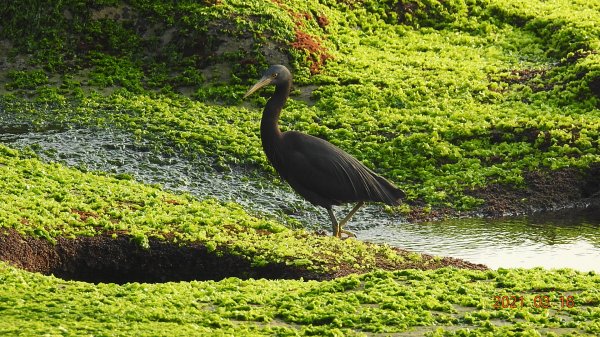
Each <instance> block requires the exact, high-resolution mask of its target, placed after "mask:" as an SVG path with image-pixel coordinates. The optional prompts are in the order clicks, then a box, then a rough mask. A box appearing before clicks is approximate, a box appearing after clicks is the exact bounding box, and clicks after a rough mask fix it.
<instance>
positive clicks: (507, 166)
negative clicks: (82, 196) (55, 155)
mask: <svg viewBox="0 0 600 337" xmlns="http://www.w3.org/2000/svg"><path fill="white" fill-rule="evenodd" d="M69 5H72V7H69ZM361 5H362V6H352V5H347V4H344V3H329V2H324V3H319V2H317V1H310V2H305V1H303V2H298V1H293V2H287V3H286V4H281V3H277V2H262V1H255V2H251V3H241V2H237V1H223V2H215V3H211V2H206V3H202V4H189V3H158V2H154V1H136V2H132V3H130V4H128V5H126V6H125V5H119V4H118V3H117V2H109V3H105V2H99V3H94V6H91V7H90V8H91V9H86V8H84V7H83V6H82V5H81V3H80V2H76V1H75V2H73V3H72V4H71V3H70V2H65V3H61V4H57V5H56V6H57V7H56V8H54V11H55V12H57V13H59V12H60V10H61V9H62V10H63V11H64V9H65V8H68V10H69V15H66V14H64V13H63V14H62V15H58V16H57V17H55V18H54V19H53V20H51V21H52V22H44V24H47V25H49V27H53V28H52V29H47V30H46V31H40V30H35V29H34V30H32V32H23V31H19V30H17V29H11V27H13V26H14V27H16V24H17V22H18V21H19V20H21V19H23V20H24V19H25V18H24V17H23V16H24V15H26V14H25V13H26V12H20V11H21V10H24V9H25V8H21V7H19V6H34V5H32V4H29V5H27V4H21V5H16V4H13V5H11V6H9V7H8V8H7V9H6V11H7V13H13V12H14V13H13V14H15V13H17V12H18V15H16V16H15V17H14V18H13V19H12V21H10V22H9V23H8V24H7V25H8V28H7V29H6V30H5V31H4V33H3V34H4V36H5V37H7V38H10V39H12V41H15V43H16V47H17V48H20V49H17V51H18V50H24V51H26V52H31V53H34V54H35V53H38V54H39V53H46V54H47V55H51V54H52V52H53V51H56V48H58V47H56V46H55V47H52V48H49V47H44V45H43V44H42V41H45V40H44V39H49V38H51V37H53V38H55V39H59V38H60V37H61V36H64V35H66V36H68V38H66V39H64V40H61V41H62V42H63V43H61V44H57V46H60V48H62V51H63V52H65V53H63V54H64V55H67V56H69V55H70V56H71V57H72V59H70V60H66V59H64V60H63V61H64V62H63V63H64V66H65V67H66V70H64V71H66V72H68V73H72V74H75V75H76V76H84V77H86V78H89V80H84V81H83V82H81V83H80V84H77V83H74V82H73V80H70V79H69V77H66V78H65V79H66V80H57V81H53V80H49V81H48V80H46V81H45V82H44V81H42V82H39V84H36V85H35V86H37V87H39V86H40V85H42V87H43V88H42V89H38V90H37V95H38V98H37V100H38V102H42V103H44V104H49V105H50V107H49V110H50V112H51V113H49V114H45V115H40V116H39V119H38V122H39V123H40V124H43V123H44V122H45V121H44V120H47V119H51V118H60V120H61V121H62V122H69V123H76V124H87V125H89V124H92V125H101V126H106V127H115V126H116V127H120V128H123V129H125V130H129V131H131V132H134V133H135V134H136V136H139V137H145V138H148V139H151V140H153V141H155V142H156V143H157V147H158V148H159V149H160V150H161V151H165V152H169V151H176V152H184V153H187V154H190V155H196V154H199V155H209V156H213V157H214V158H216V159H217V161H218V162H219V163H220V164H221V165H231V164H234V165H236V164H250V165H254V166H257V167H259V168H260V169H261V170H263V169H266V170H271V168H270V166H269V165H268V163H267V162H266V159H265V157H264V156H263V155H262V153H261V149H260V141H259V140H258V119H259V112H258V110H257V109H256V108H255V106H256V107H260V106H261V105H263V104H264V102H265V99H264V98H263V97H260V96H257V97H256V98H255V99H254V101H253V106H252V107H240V104H241V95H242V94H243V92H244V91H245V89H246V88H247V86H248V85H249V84H250V83H251V82H252V81H254V80H255V79H256V78H257V77H258V76H259V75H260V71H261V70H262V69H264V68H266V66H267V64H268V63H269V62H273V61H271V60H269V59H267V58H266V57H265V55H269V57H272V58H273V60H277V61H278V62H286V63H289V64H290V65H291V66H292V68H293V70H294V74H295V80H296V83H297V84H300V85H305V84H310V85H313V86H316V90H313V91H312V94H311V95H310V98H309V99H310V104H308V105H307V104H305V103H304V102H303V101H301V100H300V99H301V97H295V96H293V97H292V100H291V101H290V102H289V103H288V105H287V106H286V110H285V112H284V114H283V116H282V125H283V128H284V129H294V130H300V131H303V132H307V133H310V134H313V135H316V136H319V137H322V138H325V139H327V140H329V141H331V142H333V143H334V144H336V145H338V146H340V147H342V148H343V149H345V150H346V151H348V152H350V153H351V154H353V155H355V156H356V157H357V158H359V159H360V160H361V161H363V162H364V163H366V164H367V165H368V166H370V167H373V168H375V169H376V170H377V171H378V172H379V173H381V174H383V175H384V176H386V177H387V178H389V179H391V180H392V181H394V182H395V183H396V184H398V185H400V186H401V187H402V188H403V189H405V190H406V191H407V194H408V196H409V200H420V201H424V202H425V203H426V204H431V205H434V206H440V205H443V206H451V207H453V208H455V209H458V210H463V209H470V208H473V207H474V206H477V205H479V204H480V203H481V202H482V201H481V200H478V199H475V198H473V197H471V196H469V195H467V194H468V193H467V194H465V192H466V191H468V190H470V189H474V188H481V187H484V186H486V185H488V184H490V183H506V184H512V185H517V186H520V185H521V184H522V183H523V172H524V171H528V170H537V169H539V168H545V169H560V168H564V167H579V168H581V169H585V168H586V167H588V166H589V165H590V163H594V162H598V161H599V160H600V159H599V158H598V155H599V154H598V151H597V149H598V134H599V125H600V120H599V115H598V114H597V106H598V104H599V103H598V101H599V97H598V94H597V89H594V88H595V87H594V86H595V85H596V84H594V83H596V82H597V81H599V80H598V79H599V78H600V68H599V66H598V64H600V62H598V61H599V58H598V54H597V50H598V43H599V42H598V41H600V40H599V39H598V38H597V36H599V35H598V31H597V30H598V28H597V27H598V25H593V24H592V23H593V22H598V20H599V19H600V18H598V15H597V13H598V11H597V10H596V9H597V7H594V6H595V5H594V4H589V5H585V4H583V3H579V2H569V1H563V0H560V1H559V0H556V1H551V2H524V1H523V2H522V1H513V2H510V3H506V2H500V1H466V2H465V1H444V2H438V1H434V0H431V1H399V2H383V3H379V2H371V1H362V2H361ZM35 6H37V5H35ZM35 6H34V7H35ZM39 6H42V5H39ZM61 6H62V7H61ZM42 7H43V6H42ZM36 8H37V7H36ZM32 12H35V11H32ZM113 12H114V13H117V14H114V13H113ZM110 13H113V14H110ZM119 13H120V14H119ZM125 13H127V15H125ZM139 13H142V14H143V16H145V17H146V19H145V20H147V21H148V22H152V23H153V24H154V25H155V26H153V28H152V29H149V28H147V26H144V27H146V29H145V30H142V31H140V29H142V28H140V27H138V26H137V25H139V24H140V22H145V21H139V20H141V19H140V18H139V16H138V14H139ZM234 13H235V14H234ZM88 22H89V24H87V23H88ZM40 24H41V23H40ZM35 26H36V25H34V27H35ZM136 27H137V28H136ZM165 31H170V32H171V35H169V34H167V35H161V32H165ZM298 32H302V34H307V35H306V36H308V37H305V39H304V40H302V41H304V42H303V43H304V44H302V43H300V42H299V40H297V38H298V35H297V34H298ZM23 34H25V35H23ZM40 34H41V35H40ZM46 35H47V36H46ZM309 37H310V39H312V40H310V41H312V42H314V43H312V44H310V43H308V42H307V41H309V40H307V39H309ZM24 41H30V43H29V44H22V43H23V42H24ZM77 41H79V42H80V44H81V43H83V46H82V45H79V47H77V48H76V47H75V45H74V43H75V42H77ZM81 41H83V42H81ZM194 41H196V42H194ZM198 41H200V42H202V44H199V43H200V42H198ZM236 41H237V42H236ZM17 42H18V43H17ZM234 43H238V45H239V47H232V44H234ZM33 46H35V47H37V48H32V47H33ZM294 46H296V47H298V46H303V47H302V48H305V49H302V48H300V49H295V47H294ZM317 47H318V48H321V49H318V48H317ZM23 48H24V49H23ZM28 48H29V49H28ZM306 48H308V49H306ZM311 48H313V49H311ZM314 48H317V49H314ZM66 51H69V52H68V53H66ZM215 51H216V52H217V54H216V55H213V54H210V53H211V52H215ZM46 54H45V55H46ZM114 54H116V55H114ZM76 55H78V57H75V56H76ZM211 55H212V56H211ZM323 55H329V56H327V57H325V59H323V63H322V64H320V65H319V69H318V71H316V72H315V71H313V70H314V69H313V66H314V65H315V62H316V60H321V56H323ZM44 60H45V59H44ZM32 62H34V63H36V61H35V57H34V60H33V61H32ZM44 62H45V61H44ZM44 62H41V63H42V64H47V63H44ZM58 63H59V62H58V61H57V62H53V63H52V64H58ZM79 69H81V70H79ZM198 69H200V70H198ZM218 69H221V70H218ZM311 69H312V70H311ZM47 70H48V72H49V73H52V72H53V70H52V69H47ZM311 72H313V73H314V76H311ZM36 74H37V75H36V77H39V78H41V79H44V76H48V75H47V74H44V73H43V72H42V73H39V71H38V72H36ZM24 75H25V74H22V76H24ZM13 76H16V75H13ZM12 83H13V84H11V85H13V86H14V87H15V88H17V87H18V86H19V85H21V86H22V84H18V81H17V80H16V77H15V80H13V82H12ZM81 85H83V86H84V87H85V88H86V90H91V92H90V94H88V95H85V96H82V91H81ZM48 86H50V87H52V86H60V87H61V89H59V90H53V89H52V88H47V87H48ZM596 86H597V85H596ZM190 87H191V89H190ZM186 88H187V89H186ZM23 89H25V88H22V89H21V90H23ZM98 89H101V90H105V89H109V90H110V91H109V92H113V91H114V89H116V93H115V94H113V95H112V96H108V97H103V96H101V95H98V94H97V93H96V92H97V90H98ZM300 89H301V90H300V92H301V91H302V88H300ZM186 90H187V91H190V90H191V92H193V93H194V94H193V95H192V100H190V99H189V98H186V97H185V96H181V95H180V94H178V93H179V92H185V91H186ZM594 90H595V91H594ZM70 97H75V98H76V99H75V101H74V102H69V101H70V100H71V99H70ZM297 99H298V100H297ZM6 100H7V98H6V97H5V98H4V99H3V101H4V103H3V105H4V109H5V110H6V111H7V112H9V113H13V114H17V113H19V112H20V111H21V110H30V109H32V107H31V106H29V107H28V106H27V104H28V103H26V102H24V103H19V104H16V103H15V102H14V101H13V102H9V103H7V102H6ZM9 100H11V99H9ZM67 102H69V103H67ZM215 103H217V104H215ZM254 104H255V105H254ZM52 116H54V117H52Z"/></svg>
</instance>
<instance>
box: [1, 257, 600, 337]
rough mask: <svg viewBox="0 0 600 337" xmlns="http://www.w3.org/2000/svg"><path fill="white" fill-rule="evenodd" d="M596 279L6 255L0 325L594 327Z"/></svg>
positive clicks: (136, 331) (31, 330) (492, 330)
mask: <svg viewBox="0 0 600 337" xmlns="http://www.w3.org/2000/svg"><path fill="white" fill-rule="evenodd" d="M598 289H600V277H598V275H595V274H582V273H577V272H574V271H571V270H558V271H554V272H552V273H549V272H548V271H546V270H542V269H531V270H523V269H517V270H510V271H509V270H498V271H488V272H475V271H459V270H456V269H438V270H435V271H414V270H407V271H398V272H393V273H392V272H374V273H369V274H365V275H362V276H349V277H344V278H340V279H336V280H333V281H326V282H315V281H311V282H303V281H267V280H248V281H241V280H239V279H236V278H230V279H225V280H223V281H220V282H182V283H164V284H137V283H132V284H125V285H122V286H119V285H115V284H98V285H93V284H88V283H82V282H67V281H63V280H60V279H56V278H54V277H47V276H41V275H37V274H32V273H28V272H24V271H20V270H18V269H15V268H13V267H9V266H7V265H5V264H3V263H1V262H0V298H2V302H0V313H1V314H2V318H3V319H2V320H1V321H0V333H3V334H10V335H16V336H19V335H26V336H34V335H52V336H54V335H56V336H81V335H107V334H110V335H114V336H181V335H190V334H191V335H211V336H230V335H235V336H241V335H244V336H273V335H277V336H298V335H300V336H314V335H318V336H369V335H371V334H377V335H383V336H386V335H395V334H396V333H401V332H407V331H412V334H414V335H418V336H423V335H425V336H540V334H542V335H545V336H558V335H569V336H593V335H597V334H598V333H599V332H600V307H599V306H598V304H599V303H600V292H599V291H598ZM494 296H500V297H502V296H509V297H510V296H518V297H521V296H523V303H524V304H523V306H521V304H520V303H519V304H518V305H516V307H515V308H499V309H494V305H495V304H496V301H495V299H494ZM536 296H539V297H537V298H538V299H540V298H543V296H548V298H547V301H548V302H547V303H548V304H550V305H551V306H552V308H541V307H536V304H534V301H536V300H535V299H536ZM561 296H562V297H563V299H566V298H568V296H573V297H572V302H571V303H570V306H572V307H571V308H568V307H567V301H566V300H565V301H564V307H563V308H562V309H561V300H560V299H561ZM535 303H538V304H537V305H538V306H539V302H535ZM544 303H546V302H544ZM501 306H502V305H501V304H500V307H501ZM108 331H110V332H108ZM408 333H409V334H410V333H411V332H408Z"/></svg>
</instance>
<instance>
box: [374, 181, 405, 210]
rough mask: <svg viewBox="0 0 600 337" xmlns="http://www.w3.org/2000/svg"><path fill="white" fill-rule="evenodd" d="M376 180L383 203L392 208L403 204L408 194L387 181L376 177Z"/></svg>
mask: <svg viewBox="0 0 600 337" xmlns="http://www.w3.org/2000/svg"><path fill="white" fill-rule="evenodd" d="M375 179H376V180H377V182H378V183H379V186H380V187H381V188H380V193H379V194H380V197H381V200H377V201H381V202H384V203H386V204H388V205H390V206H398V205H400V204H402V199H404V198H406V193H404V191H403V190H401V189H399V188H398V187H396V186H394V184H392V183H390V182H389V181H388V180H387V179H385V178H383V177H381V176H379V175H376V176H375Z"/></svg>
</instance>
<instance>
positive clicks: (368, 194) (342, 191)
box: [244, 65, 405, 237]
mask: <svg viewBox="0 0 600 337" xmlns="http://www.w3.org/2000/svg"><path fill="white" fill-rule="evenodd" d="M269 84H272V85H274V86H275V93H274V94H273V96H272V97H271V98H270V99H269V101H267V104H266V106H265V109H264V110H263V115H262V120H261V123H260V136H261V140H262V146H263V150H264V151H265V154H266V155H267V158H268V159H269V162H270V163H271V165H273V167H274V168H275V170H276V171H277V172H278V173H279V175H280V176H281V178H283V180H285V181H287V182H288V183H289V184H290V186H292V188H293V189H294V190H295V191H296V192H297V193H298V194H300V195H301V196H302V197H304V198H305V199H306V200H308V201H309V202H310V203H312V204H313V205H317V206H321V207H324V208H325V209H326V210H327V213H328V214H329V217H330V219H331V222H332V229H333V235H334V236H336V237H341V236H342V234H346V235H348V236H355V235H354V234H352V233H351V232H349V231H346V230H344V229H342V227H343V226H344V225H345V224H346V223H347V222H348V221H349V220H350V218H351V217H352V216H353V215H354V213H356V211H358V209H359V208H360V207H361V206H362V205H363V204H364V203H365V202H368V201H374V202H383V203H386V204H388V205H392V206H394V205H399V204H400V203H401V199H402V198H404V197H405V194H404V192H403V191H402V190H401V189H399V188H397V187H396V186H394V185H393V184H392V183H390V182H389V181H387V180H386V179H385V178H383V177H381V176H379V175H378V174H376V173H375V172H373V171H371V170H370V169H369V168H367V167H366V166H364V165H363V164H362V163H361V162H359V161H358V160H357V159H356V158H354V157H352V156H351V155H349V154H348V153H346V152H344V151H343V150H341V149H340V148H338V147H336V146H335V145H333V144H331V143H329V142H327V141H325V140H323V139H320V138H317V137H313V136H310V135H306V134H303V133H301V132H297V131H287V132H281V131H280V130H279V126H278V121H279V115H280V114H281V110H282V108H283V105H284V104H285V102H286V100H287V99H288V96H289V94H290V89H291V87H292V74H291V73H290V71H289V70H288V69H287V68H286V67H285V66H282V65H273V66H271V67H270V68H269V69H268V70H267V71H266V72H265V73H264V75H263V77H262V78H261V79H260V80H259V81H258V82H257V83H256V84H255V85H254V86H253V87H252V88H250V89H249V90H248V92H246V94H245V95H244V98H246V97H248V96H249V95H251V94H252V93H254V92H255V91H257V90H259V89H260V88H262V87H264V86H267V85H269ZM354 202H356V206H354V208H353V209H352V210H351V211H350V213H348V215H347V216H346V217H345V218H344V219H342V221H340V222H338V221H337V219H336V217H335V215H334V213H333V210H332V206H334V205H341V204H345V203H354Z"/></svg>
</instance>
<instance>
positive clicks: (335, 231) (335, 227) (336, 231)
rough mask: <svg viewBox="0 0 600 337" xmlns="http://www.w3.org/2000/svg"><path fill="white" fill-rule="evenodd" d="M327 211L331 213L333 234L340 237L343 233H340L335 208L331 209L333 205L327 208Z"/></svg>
mask: <svg viewBox="0 0 600 337" xmlns="http://www.w3.org/2000/svg"><path fill="white" fill-rule="evenodd" d="M327 213H328V214H329V219H331V225H332V226H331V229H332V232H333V234H332V235H333V236H335V237H338V238H339V237H340V235H341V233H340V229H341V227H340V225H339V224H338V221H337V219H336V218H335V214H333V210H332V209H331V207H329V208H327Z"/></svg>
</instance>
